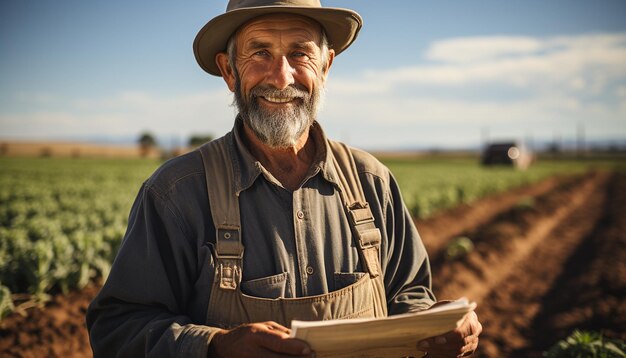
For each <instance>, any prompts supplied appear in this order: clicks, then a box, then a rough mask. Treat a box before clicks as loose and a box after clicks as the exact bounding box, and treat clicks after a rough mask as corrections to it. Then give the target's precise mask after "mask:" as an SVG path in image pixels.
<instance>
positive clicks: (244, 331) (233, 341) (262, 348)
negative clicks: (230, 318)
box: [209, 322, 313, 358]
mask: <svg viewBox="0 0 626 358" xmlns="http://www.w3.org/2000/svg"><path fill="white" fill-rule="evenodd" d="M289 332H290V330H289V328H286V327H284V326H281V325H280V324H278V323H276V322H262V323H251V324H244V325H241V326H239V327H236V328H233V329H231V330H224V331H221V332H219V333H217V334H216V335H215V336H214V337H213V340H211V343H210V344H209V357H254V358H263V357H312V356H313V353H312V352H311V349H310V348H309V346H308V345H307V344H306V342H304V341H302V340H299V339H295V338H289Z"/></svg>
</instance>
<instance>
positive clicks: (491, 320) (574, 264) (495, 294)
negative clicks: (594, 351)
mask: <svg viewBox="0 0 626 358" xmlns="http://www.w3.org/2000/svg"><path fill="white" fill-rule="evenodd" d="M624 209H626V178H624V176H609V175H608V174H607V173H596V174H593V175H591V176H587V177H585V178H584V179H583V180H581V181H577V182H572V183H568V184H567V185H565V186H562V187H558V188H556V189H555V190H553V191H550V192H548V193H545V194H544V195H541V196H539V197H538V198H537V199H536V203H535V205H534V206H533V207H531V208H525V209H523V210H519V209H518V208H512V209H511V210H510V211H508V212H505V213H502V214H500V215H498V216H497V217H496V218H494V220H492V221H491V222H488V223H486V224H484V225H482V226H481V227H479V228H477V229H476V230H475V231H474V232H471V233H469V234H468V235H469V236H470V237H472V238H473V239H475V241H476V242H477V244H476V249H475V250H474V251H473V252H472V253H471V254H469V255H468V256H467V257H465V258H463V259H462V260H458V261H454V262H446V261H445V260H444V259H443V256H442V255H439V256H438V257H437V258H435V260H434V262H433V271H434V278H435V280H434V289H435V293H436V294H437V295H438V297H439V298H444V299H445V298H455V297H458V296H461V295H464V296H467V297H469V298H470V299H472V300H475V301H477V302H478V304H479V308H478V309H477V313H478V315H479V317H480V319H481V321H482V322H483V327H484V333H483V335H482V337H481V350H480V352H481V354H480V356H485V357H541V352H542V351H544V350H546V349H547V348H549V347H550V346H551V345H552V344H554V343H555V342H556V341H558V340H559V339H562V338H564V337H565V336H567V335H569V334H570V333H571V331H572V330H573V329H574V328H587V329H591V330H598V331H599V330H603V331H604V333H605V334H607V335H609V336H612V337H616V338H621V339H624V338H626V325H625V323H626V322H625V319H624V318H623V317H626V306H625V304H624V303H623V298H624V293H626V290H625V289H626V269H625V268H624V265H626V264H625V263H624V262H626V253H625V252H624V251H625V249H624V246H625V244H626V240H625V239H626V236H625V234H624V233H625V232H626V231H625V229H626V223H624V220H625V219H624V218H622V216H623V215H622V214H620V213H623V212H624ZM612 256H614V257H615V260H616V261H614V260H607V258H610V257H612Z"/></svg>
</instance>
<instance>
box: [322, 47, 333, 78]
mask: <svg viewBox="0 0 626 358" xmlns="http://www.w3.org/2000/svg"><path fill="white" fill-rule="evenodd" d="M334 59H335V50H333V49H332V48H331V49H328V62H327V63H325V64H324V67H323V70H324V71H323V76H324V82H326V77H328V72H329V71H330V66H332V65H333V60H334Z"/></svg>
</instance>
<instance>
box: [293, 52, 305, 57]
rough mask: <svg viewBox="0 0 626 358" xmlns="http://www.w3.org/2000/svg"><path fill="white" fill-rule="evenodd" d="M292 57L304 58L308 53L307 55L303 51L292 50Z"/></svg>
mask: <svg viewBox="0 0 626 358" xmlns="http://www.w3.org/2000/svg"><path fill="white" fill-rule="evenodd" d="M291 56H292V57H296V58H306V57H308V56H309V55H307V54H306V53H304V52H294V53H293V54H291Z"/></svg>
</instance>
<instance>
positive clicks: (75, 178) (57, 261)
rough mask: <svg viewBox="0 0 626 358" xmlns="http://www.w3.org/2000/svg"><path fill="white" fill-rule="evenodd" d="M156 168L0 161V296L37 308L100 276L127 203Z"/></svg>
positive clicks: (120, 234) (69, 161) (120, 232)
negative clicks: (27, 300) (15, 296)
mask: <svg viewBox="0 0 626 358" xmlns="http://www.w3.org/2000/svg"><path fill="white" fill-rule="evenodd" d="M156 165H157V163H156V162H149V161H140V160H136V161H130V160H124V161H112V160H83V159H9V158H3V159H1V160H0V167H1V168H2V170H1V171H0V292H4V294H2V293H0V296H6V295H7V290H8V291H10V292H13V293H28V294H30V295H32V297H33V299H35V300H38V301H43V300H45V299H46V297H47V294H48V293H49V292H51V291H62V292H67V291H68V290H70V289H75V288H82V287H84V286H85V285H86V284H87V283H89V282H90V281H91V280H93V279H94V278H96V277H105V276H106V275H107V274H108V271H109V268H110V265H111V262H112V260H113V258H114V256H115V253H116V251H117V248H118V246H119V244H120V242H121V239H122V237H123V235H124V232H125V230H126V224H127V215H128V212H129V210H130V205H131V204H132V199H133V197H134V196H135V194H136V192H137V190H138V188H139V186H140V185H141V183H142V181H143V180H144V179H145V178H146V177H147V176H148V175H150V172H151V171H152V170H154V168H155V167H156ZM2 286H4V289H2ZM2 301H3V300H2V299H0V304H1V302H2ZM5 302H6V301H5ZM7 304H8V303H7ZM0 311H2V309H1V307H0Z"/></svg>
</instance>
